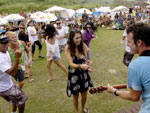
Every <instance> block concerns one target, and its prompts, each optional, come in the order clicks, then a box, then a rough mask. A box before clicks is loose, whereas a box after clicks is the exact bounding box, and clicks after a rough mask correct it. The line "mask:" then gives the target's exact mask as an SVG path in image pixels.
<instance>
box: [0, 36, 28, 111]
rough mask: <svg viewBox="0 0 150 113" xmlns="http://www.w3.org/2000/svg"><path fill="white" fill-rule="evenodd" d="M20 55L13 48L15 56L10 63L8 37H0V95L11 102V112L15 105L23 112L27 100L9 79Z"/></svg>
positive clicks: (15, 68) (20, 53) (13, 72)
mask: <svg viewBox="0 0 150 113" xmlns="http://www.w3.org/2000/svg"><path fill="white" fill-rule="evenodd" d="M21 55H22V52H21V51H20V50H18V49H17V50H15V56H16V58H15V59H14V62H13V64H12V65H11V59H10V56H9V53H8V38H7V37H3V38H2V37H0V96H1V97H2V98H4V99H5V100H6V101H8V102H10V103H12V104H13V106H12V112H11V113H16V108H17V107H18V112H19V113H24V109H25V101H26V100H27V96H26V95H25V94H24V92H23V91H22V90H21V89H20V88H18V87H17V86H16V85H15V84H13V82H12V80H11V76H14V75H15V74H16V71H17V69H18V65H19V61H20V57H21Z"/></svg>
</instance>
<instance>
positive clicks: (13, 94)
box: [0, 84, 28, 106]
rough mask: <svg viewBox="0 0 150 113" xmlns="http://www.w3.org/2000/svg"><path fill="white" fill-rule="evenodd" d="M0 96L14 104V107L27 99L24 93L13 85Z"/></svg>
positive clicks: (0, 93)
mask: <svg viewBox="0 0 150 113" xmlns="http://www.w3.org/2000/svg"><path fill="white" fill-rule="evenodd" d="M0 96H1V97H2V98H4V99H5V100H7V101H8V102H10V103H12V104H15V106H20V105H22V104H24V103H25V102H26V100H27V99H28V98H27V96H26V95H25V94H24V92H23V91H22V90H21V89H20V88H19V87H17V86H16V85H15V84H14V85H13V86H12V87H11V88H10V89H8V90H7V91H4V92H0Z"/></svg>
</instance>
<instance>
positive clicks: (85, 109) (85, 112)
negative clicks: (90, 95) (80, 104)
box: [82, 108, 90, 113]
mask: <svg viewBox="0 0 150 113" xmlns="http://www.w3.org/2000/svg"><path fill="white" fill-rule="evenodd" d="M82 112H83V113H90V111H89V110H88V109H87V108H84V110H83V111H82Z"/></svg>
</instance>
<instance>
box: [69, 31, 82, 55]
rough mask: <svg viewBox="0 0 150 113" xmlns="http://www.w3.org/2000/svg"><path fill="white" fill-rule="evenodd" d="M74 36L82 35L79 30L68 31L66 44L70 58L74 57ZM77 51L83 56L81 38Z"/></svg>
mask: <svg viewBox="0 0 150 113" xmlns="http://www.w3.org/2000/svg"><path fill="white" fill-rule="evenodd" d="M75 34H80V35H81V36H82V33H81V31H80V30H78V29H76V28H74V29H72V30H71V31H70V34H69V39H68V42H67V44H68V45H69V49H70V52H71V56H74V55H75V43H74V41H73V38H74V36H75ZM78 50H79V53H81V54H83V55H84V47H83V41H82V37H81V43H80V45H79V46H78Z"/></svg>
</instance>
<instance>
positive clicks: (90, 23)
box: [84, 22, 97, 33]
mask: <svg viewBox="0 0 150 113" xmlns="http://www.w3.org/2000/svg"><path fill="white" fill-rule="evenodd" d="M87 25H90V26H91V29H92V30H93V31H96V29H97V28H96V27H95V26H94V24H93V22H88V23H87V24H86V25H85V28H84V29H85V30H86V31H87V32H88V33H89V31H88V30H87Z"/></svg>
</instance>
